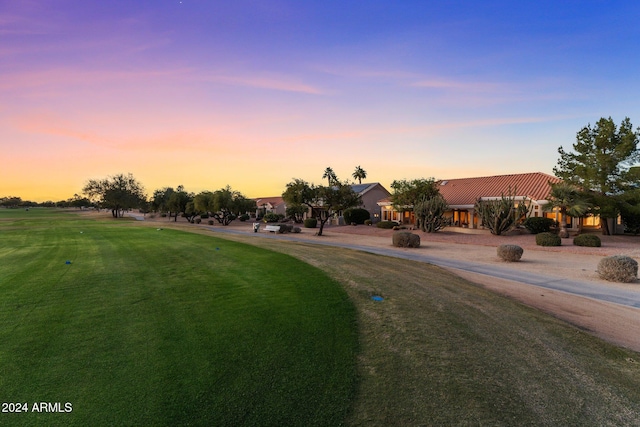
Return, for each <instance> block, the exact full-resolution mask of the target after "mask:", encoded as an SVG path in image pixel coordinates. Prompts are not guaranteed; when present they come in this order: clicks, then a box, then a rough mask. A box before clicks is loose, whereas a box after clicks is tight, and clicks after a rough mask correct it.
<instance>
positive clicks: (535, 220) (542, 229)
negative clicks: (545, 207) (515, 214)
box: [524, 216, 556, 234]
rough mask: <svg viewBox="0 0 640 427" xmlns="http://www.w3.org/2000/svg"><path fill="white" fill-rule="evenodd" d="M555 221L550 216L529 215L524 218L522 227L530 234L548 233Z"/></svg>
mask: <svg viewBox="0 0 640 427" xmlns="http://www.w3.org/2000/svg"><path fill="white" fill-rule="evenodd" d="M555 223H556V222H555V221H554V220H553V219H551V218H544V217H539V216H537V217H529V218H527V219H525V220H524V227H525V228H526V229H527V230H529V231H530V232H531V234H540V233H548V232H549V231H550V230H551V227H553V226H554V225H555Z"/></svg>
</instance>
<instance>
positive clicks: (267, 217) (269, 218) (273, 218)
mask: <svg viewBox="0 0 640 427" xmlns="http://www.w3.org/2000/svg"><path fill="white" fill-rule="evenodd" d="M262 221H264V222H278V221H280V216H279V215H278V214H277V213H274V212H267V213H266V214H264V216H263V217H262Z"/></svg>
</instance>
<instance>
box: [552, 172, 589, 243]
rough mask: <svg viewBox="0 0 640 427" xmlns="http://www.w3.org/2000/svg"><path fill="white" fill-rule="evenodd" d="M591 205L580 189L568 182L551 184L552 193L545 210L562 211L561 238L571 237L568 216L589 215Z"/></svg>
mask: <svg viewBox="0 0 640 427" xmlns="http://www.w3.org/2000/svg"><path fill="white" fill-rule="evenodd" d="M590 207H591V205H590V204H589V203H588V202H587V201H586V200H585V198H584V195H583V194H582V193H581V192H580V189H579V188H578V187H576V186H575V185H571V184H568V183H566V182H559V183H557V184H551V192H550V193H549V203H548V204H547V205H545V207H544V210H546V211H551V210H554V209H556V208H558V209H559V210H560V214H561V215H562V224H561V226H560V232H559V233H558V234H559V235H560V237H569V232H568V231H567V216H572V217H578V218H579V217H582V216H584V214H586V213H587V211H588V210H589V208H590Z"/></svg>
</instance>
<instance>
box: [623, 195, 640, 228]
mask: <svg viewBox="0 0 640 427" xmlns="http://www.w3.org/2000/svg"><path fill="white" fill-rule="evenodd" d="M618 207H619V209H620V216H621V217H622V221H623V222H624V228H625V231H626V232H627V233H633V234H634V235H638V234H639V233H640V189H634V190H629V191H626V192H624V194H622V195H621V196H620V197H619V198H618Z"/></svg>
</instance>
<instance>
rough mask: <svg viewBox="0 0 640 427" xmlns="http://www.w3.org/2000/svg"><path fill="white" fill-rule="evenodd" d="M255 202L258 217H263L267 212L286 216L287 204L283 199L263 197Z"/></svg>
mask: <svg viewBox="0 0 640 427" xmlns="http://www.w3.org/2000/svg"><path fill="white" fill-rule="evenodd" d="M255 201H256V216H257V217H263V216H264V215H265V214H266V213H267V212H271V213H275V214H281V215H286V210H287V204H286V203H285V202H284V200H283V199H282V197H262V198H259V199H255Z"/></svg>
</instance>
